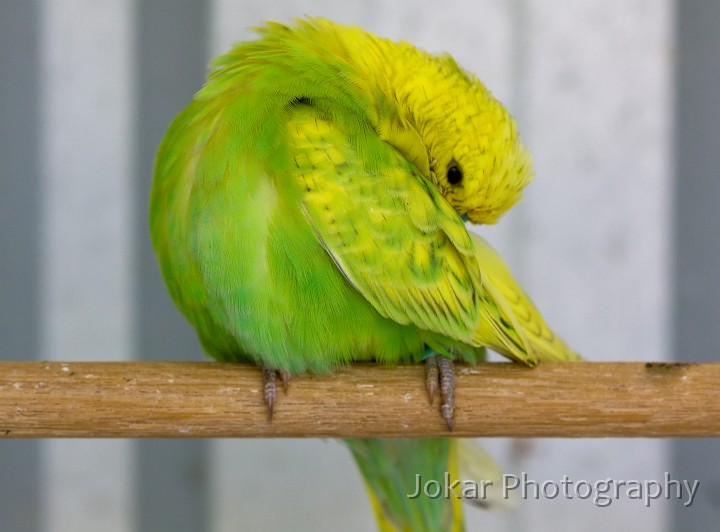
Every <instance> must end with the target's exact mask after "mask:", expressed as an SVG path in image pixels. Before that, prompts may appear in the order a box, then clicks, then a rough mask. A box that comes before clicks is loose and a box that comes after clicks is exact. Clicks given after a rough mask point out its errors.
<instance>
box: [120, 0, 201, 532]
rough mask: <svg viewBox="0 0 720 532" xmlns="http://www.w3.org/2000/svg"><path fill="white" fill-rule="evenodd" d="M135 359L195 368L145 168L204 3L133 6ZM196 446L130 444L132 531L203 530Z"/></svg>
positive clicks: (195, 77) (172, 107) (182, 88)
mask: <svg viewBox="0 0 720 532" xmlns="http://www.w3.org/2000/svg"><path fill="white" fill-rule="evenodd" d="M135 5H136V13H135V27H136V39H137V40H136V49H135V62H136V68H137V74H136V84H135V102H136V105H137V107H136V109H135V129H134V131H135V150H136V165H135V172H136V183H135V187H136V188H135V205H136V213H137V215H136V216H135V223H136V225H135V234H134V236H135V238H136V264H135V266H136V268H135V274H136V287H135V288H136V302H137V307H136V308H135V317H136V322H135V327H136V331H137V336H136V338H137V341H136V345H135V350H136V355H137V357H138V358H140V359H142V360H202V359H203V354H202V350H201V348H200V346H199V344H198V341H197V339H196V336H195V333H194V331H193V330H192V329H191V327H190V326H189V325H188V324H187V323H186V322H185V320H184V318H183V317H182V316H181V315H180V313H179V312H178V311H177V310H176V309H175V307H174V306H173V304H172V302H171V301H170V299H169V297H168V295H167V292H166V290H165V285H164V284H163V281H162V279H161V278H160V274H159V271H158V267H157V263H156V260H155V255H154V253H153V251H152V247H151V245H150V239H149V236H148V228H147V206H148V199H147V198H148V194H149V191H150V183H151V180H152V167H153V160H154V157H155V151H156V149H157V146H158V144H159V143H160V140H161V138H162V136H163V134H164V132H165V130H166V129H167V127H168V125H169V124H170V121H171V120H172V118H173V117H174V116H175V115H176V114H177V113H178V112H179V111H180V110H181V109H182V108H183V107H184V106H185V105H187V103H188V102H189V101H190V99H191V98H192V95H193V94H194V92H195V91H197V90H198V89H199V88H200V86H201V84H202V82H203V79H204V75H205V67H206V63H207V48H208V33H207V32H208V29H207V28H208V7H207V4H206V2H204V1H202V2H194V1H189V0H185V1H182V2H178V1H174V0H144V1H138V2H136V3H135ZM208 448H209V446H208V443H207V442H206V441H203V440H145V441H140V442H137V451H138V463H137V475H138V478H137V485H136V492H135V493H136V502H137V512H138V513H137V529H138V530H139V531H142V532H155V531H157V530H173V531H176V532H196V531H198V530H208V522H209V516H208V501H207V496H208V491H207V489H206V486H207V479H206V467H207V463H208V456H207V453H208Z"/></svg>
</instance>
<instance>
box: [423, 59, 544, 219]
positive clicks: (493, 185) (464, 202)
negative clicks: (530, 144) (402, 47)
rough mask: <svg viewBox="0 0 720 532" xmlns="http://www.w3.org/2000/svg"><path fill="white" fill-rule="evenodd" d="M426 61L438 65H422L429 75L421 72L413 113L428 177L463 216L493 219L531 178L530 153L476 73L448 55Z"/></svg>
mask: <svg viewBox="0 0 720 532" xmlns="http://www.w3.org/2000/svg"><path fill="white" fill-rule="evenodd" d="M426 57H428V56H426ZM428 62H429V63H435V64H434V65H432V66H433V67H434V68H432V67H431V68H428V69H423V71H424V72H428V71H429V72H428V75H427V77H426V78H425V77H424V76H423V74H422V72H423V71H418V72H417V76H418V78H419V79H418V81H417V83H418V85H420V86H419V87H418V88H417V89H416V90H418V89H419V92H418V96H417V97H418V100H419V101H420V102H422V103H421V104H420V107H419V108H417V111H415V113H414V118H415V122H416V125H417V128H418V132H419V134H420V137H421V138H422V140H423V143H424V144H425V148H426V150H427V154H428V162H429V169H430V178H431V179H432V181H433V182H434V183H435V184H436V186H437V187H438V188H439V189H440V191H441V193H442V194H443V196H444V197H445V199H447V200H448V202H449V203H450V204H451V205H452V206H453V208H454V209H455V210H456V211H457V212H458V213H459V214H460V215H466V216H467V218H468V219H469V220H470V221H471V222H473V223H481V224H492V223H495V222H496V221H497V220H498V219H499V218H500V216H502V215H503V214H504V213H505V212H506V211H507V210H508V209H509V208H510V207H512V206H513V205H514V204H515V203H517V202H518V200H520V198H521V197H522V190H523V188H525V186H526V185H527V184H528V183H529V182H530V181H531V180H532V178H533V172H532V164H531V161H530V154H529V152H528V151H527V149H526V148H525V146H523V144H522V143H521V141H520V138H519V135H518V133H517V126H516V124H515V121H514V120H513V118H512V117H511V116H510V115H509V113H508V112H507V110H506V109H505V108H504V107H503V106H502V104H500V103H499V102H498V101H497V100H496V99H495V98H494V97H493V96H492V94H490V92H489V91H488V90H487V89H486V88H485V87H484V86H483V84H482V83H480V81H479V80H478V79H477V78H475V77H474V76H471V75H469V74H467V73H466V72H464V71H463V70H462V69H461V68H460V67H458V65H457V64H456V63H455V61H454V60H453V59H452V58H451V57H450V56H441V57H432V56H429V57H428ZM428 66H430V65H428ZM410 99H411V100H412V98H410Z"/></svg>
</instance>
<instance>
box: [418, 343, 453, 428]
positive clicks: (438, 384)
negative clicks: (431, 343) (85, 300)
mask: <svg viewBox="0 0 720 532" xmlns="http://www.w3.org/2000/svg"><path fill="white" fill-rule="evenodd" d="M425 386H426V388H427V391H428V393H429V394H430V404H433V403H434V402H435V396H436V395H437V392H438V390H440V398H441V403H440V415H442V417H443V419H444V420H445V423H447V426H448V430H451V431H452V429H453V412H454V411H455V366H454V364H453V361H452V360H450V359H449V358H447V357H444V356H442V355H431V356H430V357H428V358H427V359H426V360H425Z"/></svg>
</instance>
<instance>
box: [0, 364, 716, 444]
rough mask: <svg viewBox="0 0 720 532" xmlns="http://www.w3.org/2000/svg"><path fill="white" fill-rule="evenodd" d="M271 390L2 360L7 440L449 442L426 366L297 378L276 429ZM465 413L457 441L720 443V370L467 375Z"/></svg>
mask: <svg viewBox="0 0 720 532" xmlns="http://www.w3.org/2000/svg"><path fill="white" fill-rule="evenodd" d="M278 383H279V381H278ZM280 386H281V384H280ZM261 388H262V386H261V376H260V372H259V371H258V369H257V368H255V367H253V366H248V365H236V364H214V363H209V362H208V363H204V362H198V363H173V362H168V363H157V362H96V363H92V362H91V363H87V362H68V363H59V362H0V438H1V437H9V438H12V437H16V438H24V437H30V438H41V437H42V438H45V437H87V438H99V437H103V438H105V437H113V438H142V437H173V438H175V437H180V438H184V437H318V436H330V437H344V436H353V437H363V436H447V435H449V433H448V431H447V428H446V426H445V424H444V422H443V421H442V419H441V417H440V414H439V409H438V406H437V404H436V405H435V406H430V405H429V403H428V397H427V393H426V392H425V389H424V380H423V368H422V367H420V366H401V367H394V368H388V367H379V366H373V365H355V366H352V367H350V368H347V369H344V370H342V371H339V372H337V373H335V374H333V375H327V376H307V375H306V376H295V377H292V379H291V380H290V386H289V389H288V391H287V393H283V392H282V390H280V391H279V393H278V402H277V408H276V411H275V415H274V417H273V419H272V421H269V420H268V419H267V412H266V409H265V405H264V404H263V399H262V389H261ZM456 405H457V407H456V411H455V430H454V431H453V432H452V434H451V435H452V436H517V437H537V436H540V437H544V436H553V437H598V436H621V437H622V436H720V363H718V364H669V363H649V364H644V363H592V362H578V363H572V364H570V363H568V364H541V365H540V366H538V367H537V368H534V369H528V368H525V367H522V366H520V365H517V364H510V363H507V364H504V363H491V364H481V365H479V366H475V367H464V366H457V391H456Z"/></svg>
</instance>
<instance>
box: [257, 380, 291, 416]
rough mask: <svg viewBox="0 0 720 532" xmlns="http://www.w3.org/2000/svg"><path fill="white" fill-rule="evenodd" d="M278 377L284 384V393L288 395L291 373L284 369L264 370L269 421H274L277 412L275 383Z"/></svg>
mask: <svg viewBox="0 0 720 532" xmlns="http://www.w3.org/2000/svg"><path fill="white" fill-rule="evenodd" d="M278 377H280V380H281V381H282V383H283V391H284V392H285V393H287V388H288V381H289V380H290V373H288V372H287V371H285V370H282V369H272V368H266V367H263V368H262V379H263V397H264V398H265V404H266V405H267V409H268V419H272V417H273V412H274V411H275V401H276V399H277V386H276V384H275V383H276V381H277V378H278Z"/></svg>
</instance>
